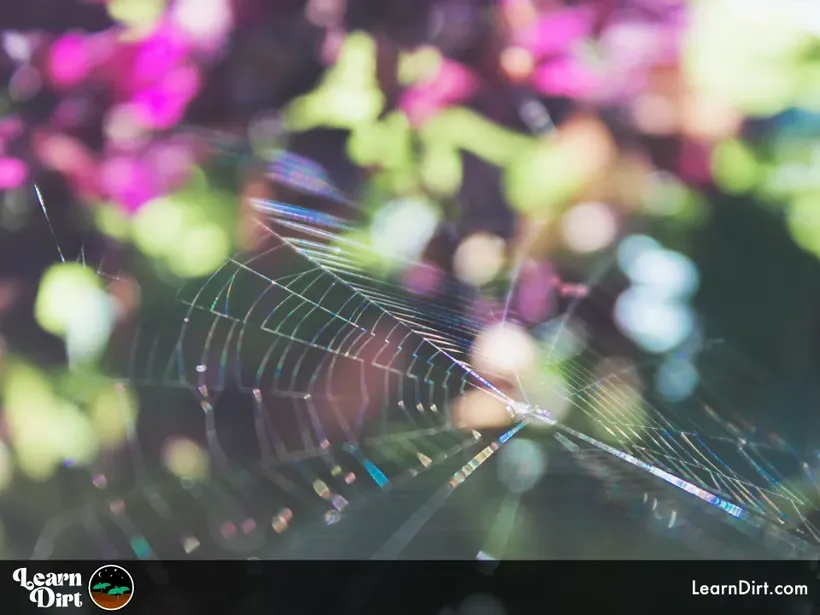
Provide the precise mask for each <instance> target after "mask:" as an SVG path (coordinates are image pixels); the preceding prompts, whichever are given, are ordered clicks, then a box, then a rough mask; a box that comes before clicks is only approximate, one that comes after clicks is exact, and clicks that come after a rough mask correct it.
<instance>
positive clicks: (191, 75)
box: [133, 66, 201, 130]
mask: <svg viewBox="0 0 820 615" xmlns="http://www.w3.org/2000/svg"><path fill="white" fill-rule="evenodd" d="M200 85H201V80H200V76H199V72H198V71H197V70H196V69H195V68H194V67H193V66H180V67H178V68H176V69H174V70H171V71H169V72H168V73H167V74H166V75H165V76H164V77H163V78H162V79H161V80H160V81H159V82H158V83H156V84H154V85H152V86H150V87H147V88H145V89H144V90H142V91H141V92H138V93H137V95H136V96H134V98H133V108H134V110H135V111H136V114H137V116H138V118H139V121H140V123H141V124H142V125H143V126H146V127H148V128H152V129H156V130H163V129H167V128H171V127H173V126H174V125H176V124H178V123H179V122H180V120H182V118H183V116H184V115H185V111H186V109H187V108H188V104H189V103H190V102H191V101H192V100H193V98H194V97H195V96H196V95H197V93H198V92H199V88H200Z"/></svg>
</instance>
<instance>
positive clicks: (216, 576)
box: [0, 560, 820, 615]
mask: <svg viewBox="0 0 820 615" xmlns="http://www.w3.org/2000/svg"><path fill="white" fill-rule="evenodd" d="M106 564H108V562H87V561H81V562H56V561H49V562H37V561H28V562H3V563H2V564H1V565H0V567H2V569H1V570H0V578H1V579H2V581H0V595H2V596H3V599H4V603H5V606H6V609H7V610H8V612H10V613H11V612H13V613H15V615H17V614H23V613H29V612H35V611H40V610H42V609H41V608H38V606H37V604H36V601H33V600H32V591H34V590H37V588H38V587H41V586H43V587H49V588H50V591H53V592H54V593H55V595H56V594H59V595H73V594H76V593H79V594H80V596H79V599H80V600H81V601H82V604H81V605H80V607H77V606H76V605H75V604H74V601H75V599H65V598H59V597H57V598H55V604H52V607H51V608H52V609H54V610H63V611H75V612H83V613H92V612H96V611H98V610H99V609H98V608H97V606H96V604H95V603H94V601H93V600H92V599H91V597H90V593H89V582H90V581H92V577H93V575H94V573H95V571H96V570H98V569H99V568H100V567H101V566H104V565H106ZM114 564H116V565H117V566H121V567H122V568H124V569H125V570H126V571H128V573H129V574H130V578H131V579H132V583H131V585H133V587H130V588H129V587H127V586H128V585H129V583H128V582H122V583H123V584H124V586H125V589H119V590H116V589H114V596H115V597H114V598H110V597H109V598H106V599H107V600H109V602H108V603H107V604H109V605H112V604H113V605H116V604H120V602H118V601H127V604H125V605H124V606H122V608H120V609H119V610H120V612H121V613H122V614H123V615H126V614H128V613H135V614H136V613H140V614H141V613H145V614H148V613H150V614H151V615H158V614H161V615H166V614H167V615H170V614H174V615H185V614H187V613H190V614H192V615H193V614H196V615H199V614H207V613H214V614H219V615H223V614H225V615H233V614H236V615H253V614H255V613H269V614H274V613H276V614H290V613H298V614H307V613H317V614H318V613H322V614H331V613H332V614H334V615H345V614H350V615H362V614H369V613H372V614H374V615H375V614H378V615H387V614H393V613H414V614H417V615H422V614H426V613H429V614H431V615H447V614H450V615H514V614H516V613H522V614H527V615H530V614H533V613H545V614H546V613H562V614H563V613H573V614H574V613H598V612H600V613H614V612H619V613H620V612H629V613H682V614H683V613H685V614H687V615H693V614H694V613H698V614H700V613H744V614H745V613H772V614H773V615H812V614H813V613H818V612H820V609H818V608H817V607H818V605H819V604H820V602H818V598H820V592H818V590H820V581H818V571H820V569H819V568H818V566H817V564H816V563H808V562H685V563H684V562H664V561H660V562H658V561H654V562H616V561H598V562H580V561H552V562H492V561H476V562H422V561H401V562H319V561H316V562H309V561H294V562H287V561H248V560H243V561H218V562H197V561H186V562H133V561H132V562H115V563H114ZM21 569H23V571H24V572H21ZM48 573H53V574H55V575H58V576H48ZM61 573H62V574H63V575H74V576H59V575H60V574H61ZM38 574H39V575H43V576H35V575H38ZM77 574H79V575H80V577H81V578H82V582H81V583H80V584H79V586H78V585H77V583H76V582H75V583H73V585H72V584H70V583H68V580H69V579H71V580H74V581H76V579H77V576H76V575H77ZM21 580H22V581H27V582H28V587H23V585H22V584H21ZM93 580H94V586H97V585H100V583H99V581H100V578H99V577H93ZM103 580H105V579H103ZM35 581H36V582H35ZM61 581H62V585H60V584H59V583H60V582H61ZM49 582H51V585H49ZM32 583H34V585H32ZM120 585H121V582H114V584H113V587H120ZM110 586H111V585H110V584H109V587H110ZM113 587H112V589H113ZM32 588H33V589H32ZM105 589H108V588H107V587H104V588H103V590H100V591H104V590H105ZM108 591H109V592H110V591H112V590H111V589H108ZM129 594H130V598H129ZM48 595H49V594H48V591H46V590H39V592H38V593H37V596H40V597H42V596H46V597H48ZM98 595H101V594H98ZM117 596H119V597H117ZM35 598H36V596H35ZM66 601H68V602H69V604H67V605H66V606H62V607H57V606H56V605H57V604H61V603H65V602H66ZM80 609H82V610H80ZM620 609H628V611H627V610H623V611H621V610H620Z"/></svg>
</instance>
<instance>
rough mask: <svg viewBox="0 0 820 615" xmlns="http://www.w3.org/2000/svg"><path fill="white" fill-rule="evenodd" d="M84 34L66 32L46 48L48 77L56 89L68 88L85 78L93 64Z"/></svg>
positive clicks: (78, 83)
mask: <svg viewBox="0 0 820 615" xmlns="http://www.w3.org/2000/svg"><path fill="white" fill-rule="evenodd" d="M88 47H89V46H88V44H87V41H86V38H85V37H84V36H81V35H79V34H66V35H64V36H62V37H60V38H58V39H57V40H56V41H54V43H53V44H52V45H51V47H50V48H49V50H48V67H47V72H48V77H49V81H50V82H51V84H52V85H53V86H54V87H55V88H57V89H69V88H73V87H76V86H78V85H80V84H81V83H82V82H83V81H85V80H86V78H87V77H88V75H89V73H90V72H91V68H92V66H93V62H92V59H91V57H90V54H89V48H88Z"/></svg>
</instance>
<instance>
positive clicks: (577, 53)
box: [513, 6, 683, 102]
mask: <svg viewBox="0 0 820 615" xmlns="http://www.w3.org/2000/svg"><path fill="white" fill-rule="evenodd" d="M599 17H600V16H599V15H598V14H597V12H596V10H595V9H594V8H593V7H591V6H583V7H575V8H567V9H562V10H558V11H555V12H552V13H548V14H546V15H544V16H543V17H542V18H541V19H540V20H539V21H537V22H536V23H535V24H534V25H533V26H531V27H529V28H527V29H525V30H524V31H521V32H516V33H514V35H513V44H515V45H518V46H520V47H523V48H524V49H527V50H528V51H529V52H530V53H531V54H532V55H533V57H534V60H535V63H536V68H535V70H534V71H533V75H532V78H531V80H532V85H533V86H534V87H535V88H536V89H537V90H538V91H540V92H541V93H543V94H545V95H547V96H560V97H566V98H572V99H580V100H588V101H593V102H612V101H617V100H624V99H628V98H630V97H631V96H633V95H635V94H636V93H637V92H639V91H640V90H641V89H642V88H643V87H645V85H646V83H647V80H648V78H649V72H650V70H651V69H652V68H654V67H656V66H659V65H664V64H670V63H673V62H675V61H676V60H677V57H678V54H679V47H680V32H681V31H682V26H683V22H682V19H681V18H680V14H679V13H670V14H669V15H668V16H665V17H664V18H663V19H660V20H659V19H650V18H645V17H644V16H643V15H642V14H641V12H640V11H620V12H616V13H614V14H613V15H612V16H611V17H610V18H609V19H608V20H607V22H606V24H605V25H604V27H603V28H602V29H600V33H599V34H596V30H598V28H597V27H596V26H597V21H598V19H599Z"/></svg>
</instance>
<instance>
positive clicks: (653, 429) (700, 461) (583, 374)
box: [560, 351, 820, 542]
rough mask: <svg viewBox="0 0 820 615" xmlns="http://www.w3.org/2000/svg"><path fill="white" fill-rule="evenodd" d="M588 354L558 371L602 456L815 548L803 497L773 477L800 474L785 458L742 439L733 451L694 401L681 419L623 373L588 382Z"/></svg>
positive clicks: (723, 426) (711, 416) (730, 439)
mask: <svg viewBox="0 0 820 615" xmlns="http://www.w3.org/2000/svg"><path fill="white" fill-rule="evenodd" d="M594 354H595V353H593V352H591V351H587V352H586V353H585V355H582V356H580V357H576V358H575V359H573V360H570V361H565V362H563V363H562V364H561V366H560V370H561V373H562V375H563V377H564V378H565V380H566V381H567V384H568V385H569V386H568V389H569V392H570V393H569V395H568V396H567V397H566V401H567V402H569V403H570V404H571V406H572V407H573V408H575V409H578V410H580V411H581V412H583V413H584V414H585V415H586V416H587V417H588V418H589V419H591V420H592V421H594V422H595V423H596V424H597V425H598V426H599V427H600V428H602V429H603V430H604V431H605V432H606V434H603V435H604V436H606V438H605V439H607V440H609V441H610V442H611V443H613V444H615V446H617V447H618V448H617V449H612V450H610V452H612V453H613V454H616V455H619V456H621V455H620V454H619V453H625V454H627V455H630V456H631V458H630V459H627V461H630V462H631V463H638V464H639V465H643V464H647V465H648V466H650V467H645V468H644V469H647V470H648V471H650V472H653V473H655V474H658V475H659V476H661V477H662V478H664V479H665V480H667V481H669V482H672V483H673V484H677V486H679V487H681V488H683V489H684V490H687V491H689V492H691V493H694V492H693V491H692V490H691V488H690V487H687V486H685V485H682V484H678V481H680V479H683V480H684V481H686V482H687V483H689V484H690V485H695V486H699V487H701V488H702V489H704V490H705V491H706V492H707V493H706V494H696V495H699V497H701V498H702V499H707V500H708V499H709V495H717V496H718V497H719V498H720V500H721V501H718V502H714V503H715V504H716V505H718V506H719V507H720V508H723V509H724V510H726V511H727V512H729V513H730V514H732V515H733V516H737V517H743V516H744V515H747V514H748V513H747V511H751V512H753V513H756V514H758V515H761V516H763V517H765V518H768V519H769V520H772V521H775V522H776V523H779V524H782V525H785V526H786V527H788V528H790V529H798V528H801V529H803V530H804V531H805V533H804V532H801V534H804V537H805V534H808V536H809V537H810V538H811V539H813V541H815V542H820V534H818V531H817V528H815V527H814V526H813V525H812V524H811V523H810V522H809V521H808V520H807V519H806V517H805V516H804V511H805V510H806V508H807V507H808V506H809V503H810V502H811V501H812V498H811V496H810V494H808V493H805V492H803V490H801V489H800V488H799V487H798V486H796V485H787V484H785V479H786V477H785V476H784V475H783V474H782V470H778V466H781V467H782V466H783V465H784V464H789V465H790V466H792V468H793V470H794V473H795V475H800V474H801V473H803V472H804V468H803V466H802V463H800V460H799V459H798V458H797V457H796V456H795V455H794V454H793V453H792V452H791V451H788V450H783V449H782V448H778V447H775V446H772V445H770V444H768V443H767V442H765V441H756V440H752V439H749V438H744V439H743V442H744V443H743V444H742V445H740V438H739V435H738V433H739V432H738V429H737V428H736V427H734V426H732V425H731V423H729V422H727V421H725V420H724V419H722V418H721V417H720V416H719V415H718V414H717V413H716V412H715V411H714V410H712V409H711V408H709V407H708V406H706V405H705V404H704V403H703V402H702V401H701V400H700V399H698V398H697V397H693V398H692V399H691V400H690V402H689V403H688V404H686V405H685V406H684V409H685V410H684V411H681V410H675V409H673V408H672V407H671V406H669V405H667V404H661V403H660V402H652V401H650V400H648V399H647V398H646V397H645V396H643V395H641V394H639V393H637V394H636V392H635V389H634V385H633V384H632V383H630V382H629V381H628V378H625V377H624V374H623V373H618V372H617V371H616V372H614V373H611V374H607V375H604V376H603V377H599V376H596V375H595V373H594V372H593V371H592V369H591V368H590V367H591V364H592V363H593V362H594V361H593V360H597V359H598V358H599V357H595V356H594ZM585 363H588V364H590V367H587V366H585ZM573 433H574V434H575V435H577V436H579V437H583V438H584V439H586V440H588V441H591V440H592V439H591V438H589V436H586V435H582V434H578V433H577V432H574V431H573ZM607 434H608V435H607ZM599 444H600V443H599ZM609 448H611V447H609ZM773 457H777V459H776V460H775V459H773ZM659 471H660V472H663V473H668V475H666V476H664V475H662V474H659ZM676 479H677V480H676Z"/></svg>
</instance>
